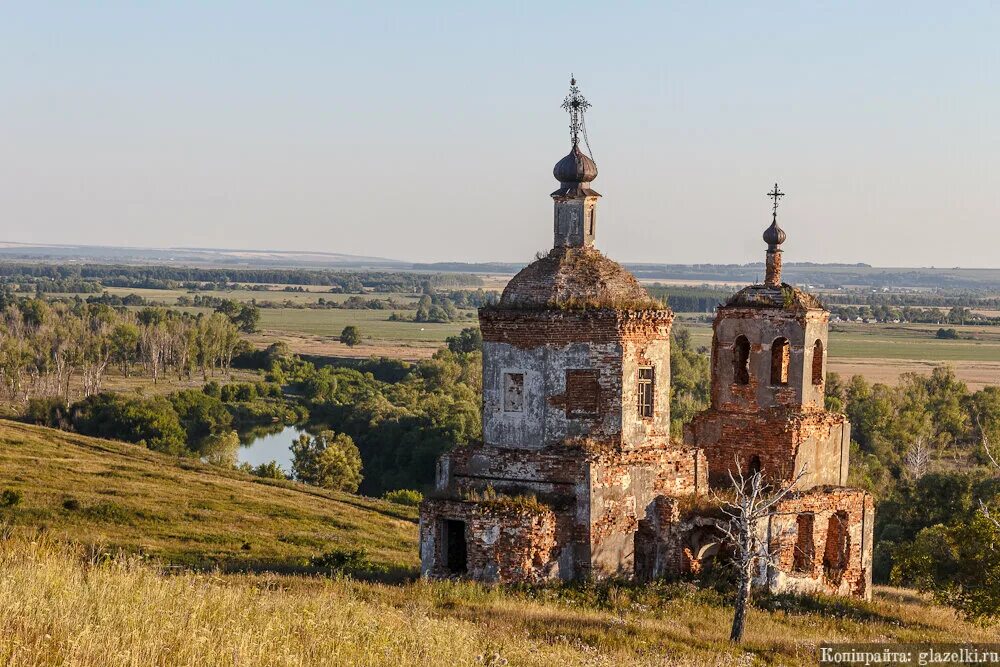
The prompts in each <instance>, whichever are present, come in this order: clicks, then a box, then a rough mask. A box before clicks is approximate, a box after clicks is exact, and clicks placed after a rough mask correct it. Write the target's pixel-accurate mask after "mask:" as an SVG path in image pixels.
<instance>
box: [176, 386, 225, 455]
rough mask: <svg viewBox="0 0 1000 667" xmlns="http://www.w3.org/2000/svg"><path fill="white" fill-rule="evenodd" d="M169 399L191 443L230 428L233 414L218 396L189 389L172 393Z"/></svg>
mask: <svg viewBox="0 0 1000 667" xmlns="http://www.w3.org/2000/svg"><path fill="white" fill-rule="evenodd" d="M168 399H169V400H170V404H171V405H173V406H174V410H175V411H176V412H177V417H178V418H179V419H180V422H181V426H183V427H184V431H185V433H187V441H188V442H189V443H193V442H197V441H198V440H200V439H202V438H204V437H206V436H209V435H211V434H213V433H224V432H226V431H229V430H230V426H231V425H232V423H233V416H232V415H231V414H229V411H228V410H226V406H224V405H223V404H222V401H220V400H219V399H218V398H216V397H214V396H211V395H209V394H208V393H205V392H203V391H197V390H195V389H187V390H185V391H178V392H175V393H173V394H170V396H169V397H168Z"/></svg>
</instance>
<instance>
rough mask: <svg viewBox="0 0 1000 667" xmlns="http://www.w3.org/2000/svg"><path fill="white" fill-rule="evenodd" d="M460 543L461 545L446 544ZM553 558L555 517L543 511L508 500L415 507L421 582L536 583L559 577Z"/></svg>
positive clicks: (435, 502) (444, 502)
mask: <svg viewBox="0 0 1000 667" xmlns="http://www.w3.org/2000/svg"><path fill="white" fill-rule="evenodd" d="M456 528H459V529H460V530H456ZM459 538H460V539H461V540H463V544H462V545H460V546H459V545H456V544H451V543H450V542H451V541H452V540H456V539H459ZM557 557H558V548H557V546H556V517H555V514H554V513H553V512H552V510H550V509H549V508H547V507H544V506H541V505H536V504H530V503H521V504H519V503H517V502H516V501H512V500H497V501H489V500H486V501H469V500H440V499H428V500H425V501H424V502H423V503H421V505H420V570H421V573H422V574H423V575H424V576H425V577H428V578H432V579H444V578H450V577H468V578H471V579H476V580H478V581H485V582H499V583H539V582H542V581H545V580H548V579H553V578H556V577H558V575H559V565H558V560H557Z"/></svg>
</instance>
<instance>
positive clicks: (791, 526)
mask: <svg viewBox="0 0 1000 667" xmlns="http://www.w3.org/2000/svg"><path fill="white" fill-rule="evenodd" d="M803 517H808V519H806V520H803ZM874 520H875V505H874V499H873V498H872V496H871V494H870V493H868V492H866V491H862V490H860V489H851V488H846V487H833V486H824V487H817V488H814V489H811V490H809V491H807V492H803V493H799V494H796V495H794V496H791V497H789V498H787V499H786V500H784V501H782V502H781V503H780V504H779V505H778V506H777V507H776V508H775V513H774V514H773V515H772V516H771V518H770V520H769V521H768V522H767V524H766V525H765V526H764V527H763V531H764V533H763V534H762V535H761V538H762V539H763V540H764V541H765V544H767V545H768V550H769V552H770V553H771V554H773V555H774V559H773V561H772V563H771V566H770V568H769V569H768V571H767V573H766V580H761V581H759V582H758V583H760V584H763V585H767V586H768V587H769V588H770V589H771V590H773V591H775V592H783V591H791V592H812V591H818V592H823V593H830V594H837V595H851V596H854V597H860V598H864V599H866V600H870V599H871V595H872V582H871V578H872V573H871V562H872V548H873V544H872V540H873V537H874ZM803 528H807V529H810V530H811V531H812V534H811V535H810V536H808V537H806V536H802V535H800V532H799V531H800V529H803ZM804 545H809V546H810V547H811V549H812V553H811V554H803V553H801V548H802V547H803V546H804Z"/></svg>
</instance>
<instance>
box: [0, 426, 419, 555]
mask: <svg viewBox="0 0 1000 667" xmlns="http://www.w3.org/2000/svg"><path fill="white" fill-rule="evenodd" d="M2 489H13V490H16V491H20V492H21V493H22V495H23V500H22V501H21V503H20V504H19V505H17V506H15V507H9V508H0V522H8V523H12V524H13V525H15V526H25V527H29V528H33V527H36V526H40V525H44V526H46V527H47V529H48V531H49V532H50V533H52V534H54V535H56V536H61V535H66V536H69V537H70V538H72V539H75V540H86V541H88V542H91V543H97V544H103V545H104V546H106V547H109V548H124V549H126V550H128V551H137V552H141V553H144V554H148V555H150V556H152V557H155V558H157V559H160V560H163V561H166V562H168V563H175V564H198V565H216V564H217V565H222V566H225V567H227V568H228V567H251V568H257V567H269V568H278V569H288V568H294V567H297V566H299V565H301V564H302V563H303V562H304V561H305V560H306V559H307V558H308V557H309V556H312V555H315V554H319V553H323V552H325V551H328V550H330V549H333V548H341V549H354V548H364V549H366V550H367V551H368V552H369V554H370V557H371V558H372V560H373V561H375V562H377V563H379V564H381V565H385V566H387V567H390V568H393V569H405V570H408V571H412V570H413V568H415V566H416V565H417V556H416V554H417V543H416V532H417V531H416V525H415V523H416V511H415V510H414V509H412V508H406V507H402V506H399V505H392V504H389V503H385V502H382V501H378V500H372V499H366V498H361V497H359V496H353V495H349V494H342V493H332V492H326V491H323V490H320V489H316V488H314V487H307V486H304V485H301V484H294V483H291V482H272V481H269V480H261V479H259V478H254V477H250V476H248V475H243V474H241V473H237V472H229V471H224V470H220V469H218V468H214V467H211V466H207V465H202V464H200V463H198V462H195V461H191V460H187V459H175V458H172V457H166V456H163V455H160V454H157V453H155V452H151V451H149V450H147V449H145V448H143V447H138V446H135V445H128V444H124V443H118V442H110V441H107V440H100V439H97V438H88V437H84V436H79V435H75V434H70V433H64V432H62V431H55V430H51V429H46V428H41V427H36V426H28V425H25V424H19V423H16V422H8V421H0V490H2ZM69 498H73V499H75V500H76V501H78V503H79V509H66V508H65V507H64V501H65V500H67V499H69Z"/></svg>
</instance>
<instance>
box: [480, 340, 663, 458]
mask: <svg viewBox="0 0 1000 667" xmlns="http://www.w3.org/2000/svg"><path fill="white" fill-rule="evenodd" d="M668 354H669V351H668ZM621 356H622V348H621V345H619V344H618V343H600V344H594V343H572V344H570V345H565V346H558V347H557V346H551V345H548V346H546V345H543V346H539V347H535V348H531V349H522V348H519V347H515V346H513V345H510V344H508V343H498V342H484V343H483V440H484V442H486V444H489V445H496V446H501V447H523V448H540V447H543V446H544V445H546V444H552V443H556V442H559V441H561V440H564V439H566V438H572V437H582V436H612V435H616V434H619V433H621V427H622V419H621V412H620V411H611V412H605V414H602V415H601V416H600V417H599V418H598V419H567V417H566V410H565V408H564V407H563V405H562V404H561V403H560V404H557V405H553V404H552V403H551V402H550V400H549V399H551V398H554V397H558V396H562V395H563V394H564V393H565V391H566V371H567V370H568V369H594V370H598V371H599V372H600V380H599V381H600V383H601V387H602V403H603V402H604V401H605V399H606V397H605V396H603V394H604V393H606V392H612V393H613V392H619V393H620V392H621V371H620V365H619V364H609V363H607V360H608V358H612V359H613V358H617V359H621ZM504 373H523V374H524V410H523V411H521V412H504V410H503V375H504Z"/></svg>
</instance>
